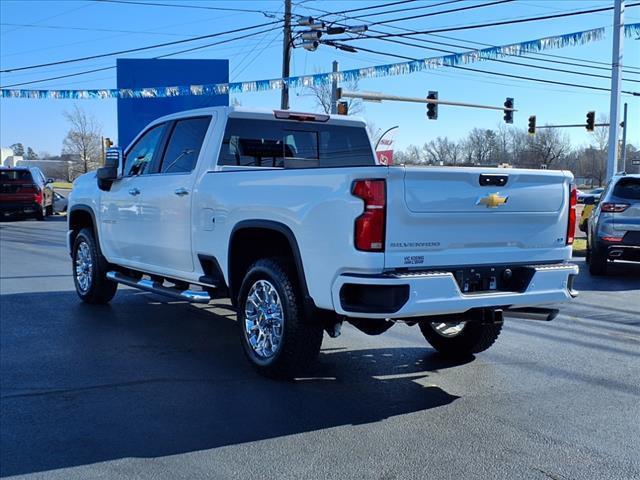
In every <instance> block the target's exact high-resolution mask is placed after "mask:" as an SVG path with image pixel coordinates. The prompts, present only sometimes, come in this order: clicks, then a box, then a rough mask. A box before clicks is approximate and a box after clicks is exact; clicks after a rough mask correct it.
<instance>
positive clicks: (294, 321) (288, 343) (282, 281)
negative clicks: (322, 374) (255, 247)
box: [237, 258, 323, 378]
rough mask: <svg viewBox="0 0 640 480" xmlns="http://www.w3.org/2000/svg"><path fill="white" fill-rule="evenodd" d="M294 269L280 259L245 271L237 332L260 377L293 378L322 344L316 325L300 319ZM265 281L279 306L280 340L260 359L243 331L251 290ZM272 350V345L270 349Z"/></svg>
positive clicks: (274, 259) (321, 330)
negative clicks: (272, 291)
mask: <svg viewBox="0 0 640 480" xmlns="http://www.w3.org/2000/svg"><path fill="white" fill-rule="evenodd" d="M293 272H294V270H293V268H292V267H291V265H290V264H289V263H288V262H286V261H285V260H283V259H280V258H265V259H261V260H258V261H256V262H255V263H254V264H253V265H251V267H250V268H249V270H248V271H247V273H246V275H245V277H244V279H243V281H242V286H241V287H240V291H239V293H238V302H237V305H238V331H239V333H240V342H241V343H242V349H243V351H244V353H245V355H246V356H247V358H248V359H249V361H250V362H251V364H252V365H253V367H254V368H255V369H256V370H257V371H258V372H259V373H261V374H262V375H265V376H267V377H271V378H293V377H295V376H296V375H298V374H300V373H302V372H304V371H305V369H306V368H307V367H308V366H309V365H310V364H311V363H312V362H313V361H314V360H315V359H316V357H317V356H318V353H319V352H320V346H321V345H322V336H323V328H322V325H321V323H320V322H317V321H314V319H306V318H304V308H303V305H302V296H301V294H300V289H299V288H298V283H297V282H296V276H295V274H294V273H293ZM259 281H266V282H268V284H269V285H270V286H272V287H273V288H274V289H275V291H276V292H277V294H278V298H279V300H280V305H281V313H282V315H281V317H282V320H281V340H280V342H279V344H278V347H277V349H275V351H272V352H270V353H271V356H269V357H265V356H261V355H260V354H259V353H258V352H257V351H256V350H255V349H254V347H252V346H251V343H250V341H249V338H248V334H247V333H246V330H245V325H246V306H247V301H248V298H249V294H250V292H251V290H252V288H253V287H254V286H255V285H257V282H259ZM271 349H272V350H274V349H273V346H272V347H271Z"/></svg>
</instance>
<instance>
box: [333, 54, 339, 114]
mask: <svg viewBox="0 0 640 480" xmlns="http://www.w3.org/2000/svg"><path fill="white" fill-rule="evenodd" d="M331 71H332V72H333V73H334V76H333V78H332V79H331V113H332V114H333V115H335V114H336V113H338V78H337V76H336V75H335V74H336V73H338V62H337V61H335V60H334V61H333V68H332V70H331Z"/></svg>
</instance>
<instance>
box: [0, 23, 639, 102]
mask: <svg viewBox="0 0 640 480" xmlns="http://www.w3.org/2000/svg"><path fill="white" fill-rule="evenodd" d="M624 33H625V36H627V37H634V36H636V35H640V23H632V24H629V25H625V28H624ZM603 38H604V28H602V27H601V28H595V29H592V30H585V31H582V32H574V33H567V34H564V35H557V36H553V37H545V38H539V39H536V40H529V41H526V42H521V43H514V44H510V45H502V46H495V47H488V48H483V49H480V50H471V51H468V52H461V53H455V54H450V55H442V56H437V57H429V58H423V59H420V60H410V61H405V62H398V63H389V64H386V65H376V66H372V67H364V68H356V69H351V70H343V71H341V72H327V73H317V74H314V75H302V76H295V77H288V78H276V79H268V80H253V81H247V82H230V83H216V84H208V85H182V86H171V87H152V88H135V89H133V88H132V89H129V88H122V89H116V88H105V89H93V90H29V89H26V90H25V89H0V98H23V99H78V100H83V99H106V98H162V97H176V96H191V95H195V96H202V95H227V94H229V93H244V92H262V91H267V90H279V89H281V88H282V85H283V84H285V83H286V84H287V85H288V86H289V88H300V87H307V86H310V85H322V84H327V83H331V82H332V81H333V80H334V79H336V80H338V81H339V82H348V81H353V80H362V79H365V78H379V77H387V76H395V75H406V74H409V73H414V72H418V71H422V70H430V69H435V68H441V67H447V66H454V65H459V64H468V63H474V62H481V61H484V60H490V59H495V58H501V57H505V56H523V55H526V54H528V53H536V52H540V51H543V50H549V49H555V48H562V47H566V46H574V45H584V44H586V43H591V42H596V41H600V40H602V39H603Z"/></svg>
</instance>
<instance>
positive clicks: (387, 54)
mask: <svg viewBox="0 0 640 480" xmlns="http://www.w3.org/2000/svg"><path fill="white" fill-rule="evenodd" d="M333 43H336V42H333ZM358 50H361V51H363V52H369V53H375V54H378V55H385V56H388V57H395V58H400V59H403V60H419V59H417V58H414V57H407V56H405V55H398V54H395V53H387V52H380V51H377V50H371V49H368V48H364V47H358ZM443 66H444V67H448V68H456V69H459V70H468V71H471V72H478V73H484V74H487V75H497V76H500V77H508V78H516V79H520V80H529V81H533V82H540V83H548V84H552V85H563V86H567V87H576V88H584V89H588V90H600V91H604V92H610V91H611V89H610V88H604V87H596V86H593V85H580V84H577V83H569V82H559V81H555V80H548V79H543V78H536V77H527V76H523V75H512V74H508V73H501V72H492V71H489V70H481V69H478V68H471V67H462V66H460V65H443ZM622 93H625V94H628V95H640V93H638V92H631V91H622Z"/></svg>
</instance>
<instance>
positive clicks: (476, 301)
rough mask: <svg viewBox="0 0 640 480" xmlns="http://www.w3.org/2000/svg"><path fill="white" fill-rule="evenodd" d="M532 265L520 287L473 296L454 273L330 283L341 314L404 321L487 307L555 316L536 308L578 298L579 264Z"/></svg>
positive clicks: (345, 277) (347, 277)
mask: <svg viewBox="0 0 640 480" xmlns="http://www.w3.org/2000/svg"><path fill="white" fill-rule="evenodd" d="M530 268H531V269H532V272H533V275H532V276H531V278H530V279H529V281H528V282H527V286H526V288H525V289H523V290H521V291H500V290H492V291H487V292H473V293H470V294H466V293H464V292H463V291H461V289H460V285H459V284H458V282H457V281H456V278H455V276H454V274H453V273H452V272H450V271H422V272H406V273H400V274H393V275H363V274H342V275H340V276H339V277H338V278H337V279H336V280H335V282H334V284H333V287H332V296H333V305H334V308H335V311H336V312H337V313H338V314H339V315H344V316H346V317H358V318H382V319H387V318H390V319H406V318H411V317H425V316H434V315H448V314H458V313H464V312H467V311H469V310H471V309H486V308H488V309H503V310H504V313H505V315H508V316H512V317H526V318H534V317H535V318H539V319H542V320H551V319H552V318H553V317H554V316H555V314H554V312H553V311H551V310H549V309H547V308H532V307H533V306H535V305H544V304H550V303H558V302H564V301H567V300H571V299H572V298H575V297H576V296H577V294H578V292H576V291H575V290H574V289H573V278H574V277H575V276H576V275H577V274H578V267H577V266H576V265H573V264H570V263H562V264H554V265H531V266H530ZM385 290H386V291H385ZM381 292H384V294H382V293H381Z"/></svg>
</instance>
